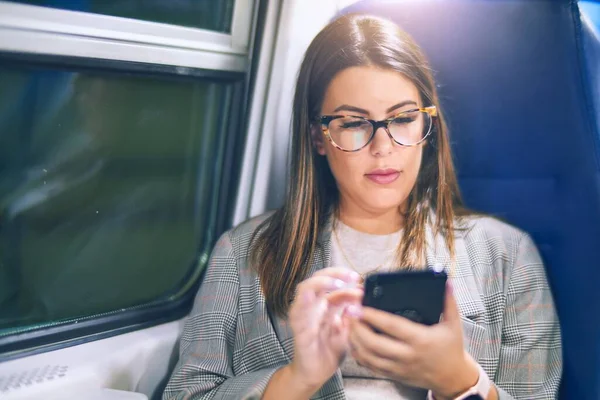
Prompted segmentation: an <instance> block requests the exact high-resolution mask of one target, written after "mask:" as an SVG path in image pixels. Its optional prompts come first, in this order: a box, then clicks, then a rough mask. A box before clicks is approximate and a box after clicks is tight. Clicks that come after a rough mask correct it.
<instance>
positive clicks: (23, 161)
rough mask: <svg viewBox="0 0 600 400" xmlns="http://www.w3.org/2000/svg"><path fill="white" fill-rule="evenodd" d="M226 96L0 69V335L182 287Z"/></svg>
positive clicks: (214, 183)
mask: <svg viewBox="0 0 600 400" xmlns="http://www.w3.org/2000/svg"><path fill="white" fill-rule="evenodd" d="M231 90H232V87H231V84H228V83H221V82H219V83H211V82H207V81H202V80H190V79H187V80H175V79H169V78H156V77H135V76H132V75H131V74H129V75H127V76H120V75H116V74H113V75H111V74H101V73H98V74H95V73H89V72H86V73H79V72H77V71H61V70H51V69H34V68H31V69H25V68H24V67H21V66H17V67H15V66H13V65H12V64H11V65H8V64H2V63H0V336H1V335H2V334H7V333H10V332H11V331H14V330H15V329H17V328H19V327H26V326H30V327H32V326H33V327H35V326H36V325H37V326H39V325H40V324H47V323H51V322H55V321H61V320H63V321H64V320H67V319H73V318H80V317H83V316H91V315H94V314H98V313H104V312H109V311H112V310H119V309H122V308H127V307H130V306H134V305H137V304H142V303H144V302H148V301H152V300H155V299H158V298H160V297H161V296H164V295H165V294H166V293H169V292H172V291H173V290H175V289H176V288H178V287H180V285H181V284H182V280H184V279H185V277H186V274H188V273H189V272H190V271H191V269H192V268H193V267H194V265H195V264H196V259H197V256H198V251H199V249H200V247H201V245H202V243H203V242H204V241H205V240H207V238H206V231H207V228H206V226H207V225H209V224H208V223H207V219H208V218H209V214H210V213H211V206H210V204H212V202H211V199H212V197H213V196H214V193H215V191H218V187H219V178H218V176H217V175H218V173H217V172H218V170H216V168H219V167H218V165H220V163H221V162H222V157H223V152H224V146H225V145H224V143H225V141H224V139H223V136H224V135H223V134H222V132H221V130H222V127H223V126H224V124H225V121H227V120H228V116H227V110H229V108H230V99H231Z"/></svg>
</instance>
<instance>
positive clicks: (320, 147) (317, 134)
mask: <svg viewBox="0 0 600 400" xmlns="http://www.w3.org/2000/svg"><path fill="white" fill-rule="evenodd" d="M310 137H311V139H312V143H313V146H315V150H317V153H319V154H320V155H322V156H324V155H325V135H323V131H322V130H321V126H320V125H319V124H316V123H312V124H310Z"/></svg>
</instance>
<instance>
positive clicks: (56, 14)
mask: <svg viewBox="0 0 600 400" xmlns="http://www.w3.org/2000/svg"><path fill="white" fill-rule="evenodd" d="M254 5H255V0H236V2H235V6H234V13H233V18H232V29H231V31H232V32H231V34H225V33H220V32H215V31H209V30H205V29H195V28H188V27H183V26H175V25H168V24H163V23H158V22H150V21H142V20H135V19H128V18H120V17H113V16H107V15H100V14H92V13H86V12H79V11H68V10H59V9H52V8H47V7H39V6H31V5H24V4H17V3H10V2H6V1H0V51H9V52H25V53H36V54H47V55H67V56H76V57H90V58H103V59H110V60H125V61H137V62H145V63H155V64H165V65H180V66H184V67H194V68H205V69H217V70H225V71H245V70H246V67H247V64H248V63H247V59H248V47H249V43H250V33H251V25H252V21H253V13H254V11H255V10H254V9H253V8H254V7H253V6H254Z"/></svg>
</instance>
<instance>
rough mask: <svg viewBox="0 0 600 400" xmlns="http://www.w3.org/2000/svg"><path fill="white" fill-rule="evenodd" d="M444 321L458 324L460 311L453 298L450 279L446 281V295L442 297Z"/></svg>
mask: <svg viewBox="0 0 600 400" xmlns="http://www.w3.org/2000/svg"><path fill="white" fill-rule="evenodd" d="M443 318H444V321H447V322H448V323H450V324H460V312H459V311H458V305H457V304H456V299H455V298H454V290H453V288H452V285H451V284H450V281H448V282H447V283H446V296H445V298H444V314H443Z"/></svg>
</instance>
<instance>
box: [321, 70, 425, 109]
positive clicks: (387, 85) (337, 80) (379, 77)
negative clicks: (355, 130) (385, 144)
mask: <svg viewBox="0 0 600 400" xmlns="http://www.w3.org/2000/svg"><path fill="white" fill-rule="evenodd" d="M405 100H412V101H414V102H416V103H417V104H418V105H419V106H420V105H421V102H420V99H419V91H418V90H417V87H416V86H415V85H414V84H413V83H412V82H411V81H410V80H409V79H408V78H406V77H405V76H404V75H402V74H401V73H400V72H397V71H394V70H390V69H382V68H377V67H372V66H363V67H350V68H346V69H344V70H343V71H341V72H339V73H338V74H337V75H336V76H335V77H334V78H333V80H332V81H331V83H330V84H329V86H328V87H327V90H326V92H325V98H324V99H323V106H322V111H323V113H328V112H332V111H333V110H335V109H336V108H337V107H339V106H340V105H342V104H346V105H351V106H354V107H358V108H363V109H365V110H368V111H369V113H370V114H380V113H385V110H386V109H387V108H389V107H391V106H393V105H395V104H398V103H400V102H402V101H405Z"/></svg>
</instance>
